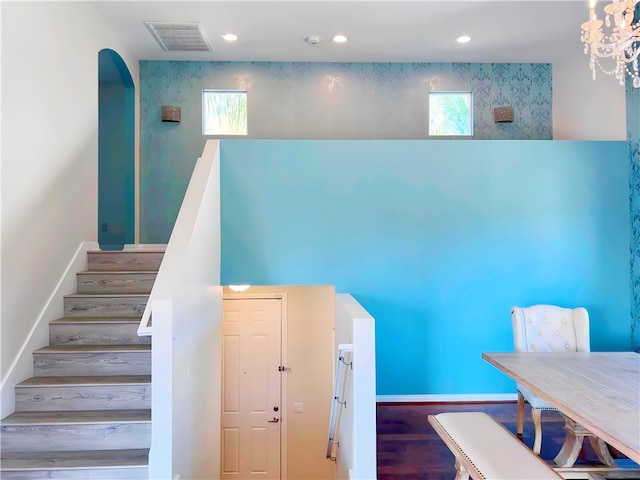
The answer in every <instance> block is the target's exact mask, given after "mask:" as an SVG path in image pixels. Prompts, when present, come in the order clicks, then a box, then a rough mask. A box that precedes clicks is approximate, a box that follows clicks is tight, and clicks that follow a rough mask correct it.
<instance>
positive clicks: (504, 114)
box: [493, 107, 513, 123]
mask: <svg viewBox="0 0 640 480" xmlns="http://www.w3.org/2000/svg"><path fill="white" fill-rule="evenodd" d="M511 122H513V107H496V108H494V109H493V123H511Z"/></svg>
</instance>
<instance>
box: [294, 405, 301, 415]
mask: <svg viewBox="0 0 640 480" xmlns="http://www.w3.org/2000/svg"><path fill="white" fill-rule="evenodd" d="M293 413H302V404H301V403H294V404H293Z"/></svg>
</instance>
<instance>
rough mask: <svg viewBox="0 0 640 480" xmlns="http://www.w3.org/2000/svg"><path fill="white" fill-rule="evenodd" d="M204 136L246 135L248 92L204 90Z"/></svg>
mask: <svg viewBox="0 0 640 480" xmlns="http://www.w3.org/2000/svg"><path fill="white" fill-rule="evenodd" d="M202 134H203V135H246V134H247V92H246V90H203V91H202Z"/></svg>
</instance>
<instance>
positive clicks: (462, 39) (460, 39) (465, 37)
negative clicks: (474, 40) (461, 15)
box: [456, 35, 471, 43]
mask: <svg viewBox="0 0 640 480" xmlns="http://www.w3.org/2000/svg"><path fill="white" fill-rule="evenodd" d="M470 41H471V37H470V36H469V35H462V36H461V37H458V38H456V42H458V43H469V42H470Z"/></svg>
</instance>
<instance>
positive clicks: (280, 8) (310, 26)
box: [91, 0, 588, 63]
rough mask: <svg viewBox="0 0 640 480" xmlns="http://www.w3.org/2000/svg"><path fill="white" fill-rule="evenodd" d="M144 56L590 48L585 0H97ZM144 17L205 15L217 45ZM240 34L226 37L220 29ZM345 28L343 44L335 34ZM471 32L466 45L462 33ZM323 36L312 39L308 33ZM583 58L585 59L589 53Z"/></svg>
mask: <svg viewBox="0 0 640 480" xmlns="http://www.w3.org/2000/svg"><path fill="white" fill-rule="evenodd" d="M91 5H92V6H93V7H94V8H95V9H96V10H97V11H98V13H99V14H100V16H102V17H103V18H104V19H105V20H106V21H107V22H108V23H109V24H110V25H111V26H112V27H113V28H114V29H115V30H116V31H117V33H118V35H120V36H121V37H122V38H123V39H124V41H125V43H126V44H127V45H130V48H131V53H132V54H133V55H135V56H136V57H137V58H138V59H140V60H205V61H286V62H296V61H310V62H483V63H484V62H545V63H546V62H549V63H551V62H554V61H558V60H559V59H561V58H563V56H564V55H567V54H575V52H576V51H577V52H579V53H581V52H582V45H581V43H580V24H581V23H582V22H583V21H585V20H586V19H587V16H588V12H587V0H561V1H550V0H538V1H523V0H512V1H508V0H498V1H482V0H470V1H469V0H467V1H459V0H447V1H434V0H422V1H419V0H414V1H393V0H390V1H364V0H361V1H344V0H339V1H309V0H300V1H244V0H236V1H217V0H210V1H195V2H190V1H146V0H145V1H113V0H112V1H96V2H91ZM145 21H154V22H158V21H172V22H200V23H201V25H202V27H203V29H204V32H205V35H206V36H207V38H208V40H209V43H210V44H211V46H212V49H213V51H211V52H166V51H163V50H162V49H161V48H160V46H159V45H158V44H157V43H156V41H155V39H154V38H153V36H152V35H151V33H150V32H149V30H148V29H147V28H146V26H145V25H144V23H143V22H145ZM228 32H233V33H235V34H237V35H238V40H237V41H236V42H234V43H226V42H224V41H223V40H222V38H221V35H222V34H224V33H228ZM337 33H342V34H344V35H346V36H347V37H348V39H349V40H348V42H347V43H345V44H334V43H333V42H332V41H331V39H332V37H333V36H334V35H335V34H337ZM462 34H466V35H469V36H471V37H472V40H471V42H470V43H468V44H464V45H460V44H457V43H456V41H455V39H456V38H457V37H458V36H460V35H462ZM308 36H318V37H319V38H320V43H318V44H317V45H310V44H308V43H307V42H305V41H304V38H305V37H308ZM585 62H587V60H586V58H585Z"/></svg>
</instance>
